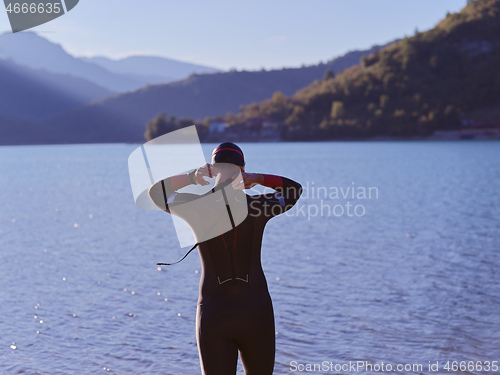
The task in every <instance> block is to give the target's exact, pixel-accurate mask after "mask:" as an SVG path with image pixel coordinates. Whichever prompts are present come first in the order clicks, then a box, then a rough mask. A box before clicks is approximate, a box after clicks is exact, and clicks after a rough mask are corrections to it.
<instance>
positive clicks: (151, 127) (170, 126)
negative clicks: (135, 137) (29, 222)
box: [144, 112, 177, 141]
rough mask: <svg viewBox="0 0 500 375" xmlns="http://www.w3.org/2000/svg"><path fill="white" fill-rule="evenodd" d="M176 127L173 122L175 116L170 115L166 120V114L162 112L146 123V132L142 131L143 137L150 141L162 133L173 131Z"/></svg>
mask: <svg viewBox="0 0 500 375" xmlns="http://www.w3.org/2000/svg"><path fill="white" fill-rule="evenodd" d="M176 128H177V126H176V124H175V117H173V116H170V118H169V119H168V120H167V114H166V113H165V112H163V113H160V114H159V115H158V116H156V117H155V118H154V119H152V120H151V121H149V122H148V123H147V124H146V132H145V133H144V137H145V138H146V140H147V141H150V140H152V139H154V138H156V137H159V136H161V135H163V134H167V133H169V132H171V131H174V130H176Z"/></svg>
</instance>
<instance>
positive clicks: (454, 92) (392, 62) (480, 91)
mask: <svg viewBox="0 0 500 375" xmlns="http://www.w3.org/2000/svg"><path fill="white" fill-rule="evenodd" d="M499 67H500V0H479V1H475V2H472V3H471V4H469V5H467V6H466V7H465V8H464V9H462V11H461V12H460V13H455V14H448V15H447V16H446V18H445V19H443V20H442V21H441V22H440V23H439V24H438V25H437V26H436V27H435V28H433V29H431V30H429V31H426V32H422V33H418V32H417V33H416V34H415V35H414V36H412V37H408V38H405V39H403V40H400V41H399V42H397V43H394V44H392V45H390V46H388V47H386V48H383V49H382V50H380V51H376V52H375V53H373V54H371V55H369V56H366V57H363V58H362V59H361V61H360V64H359V65H358V66H355V67H352V68H349V69H346V70H345V71H343V72H340V73H339V74H337V75H336V76H334V77H333V76H330V77H327V78H326V79H324V80H322V81H317V82H314V83H313V84H311V85H309V86H308V87H306V88H304V89H302V90H300V91H298V92H297V93H296V94H294V95H293V96H291V97H286V96H284V95H275V96H274V97H273V99H271V100H267V101H263V102H259V103H255V104H252V105H249V106H246V107H245V108H244V110H243V111H241V112H240V113H239V114H238V116H237V117H236V118H232V124H233V125H235V124H238V123H241V124H243V123H246V122H247V120H248V119H250V118H255V117H260V118H270V119H275V120H277V121H284V122H285V124H286V126H285V128H284V132H283V135H284V137H285V138H286V139H324V138H337V137H371V136H377V135H388V136H414V135H428V134H431V133H432V132H433V131H434V130H436V129H455V128H458V127H460V126H461V121H462V120H463V119H467V118H468V117H469V116H471V115H472V113H480V112H481V111H483V110H484V111H486V110H490V111H491V109H492V108H500V70H499V69H498V68H499Z"/></svg>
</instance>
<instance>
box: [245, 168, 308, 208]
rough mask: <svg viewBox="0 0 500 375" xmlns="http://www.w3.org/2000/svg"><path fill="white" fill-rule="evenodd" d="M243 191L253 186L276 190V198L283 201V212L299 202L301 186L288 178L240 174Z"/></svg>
mask: <svg viewBox="0 0 500 375" xmlns="http://www.w3.org/2000/svg"><path fill="white" fill-rule="evenodd" d="M242 177H243V182H244V184H245V189H250V188H252V187H253V186H255V185H262V186H266V187H269V188H271V189H274V190H276V192H277V193H278V196H277V198H278V199H283V200H284V206H285V207H286V209H285V210H288V209H290V208H291V207H293V205H295V203H296V202H297V201H298V200H299V197H300V195H301V194H302V185H300V184H299V183H298V182H296V181H293V180H291V179H289V178H286V177H282V176H276V175H272V174H263V173H246V172H243V173H242Z"/></svg>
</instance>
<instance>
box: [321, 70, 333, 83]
mask: <svg viewBox="0 0 500 375" xmlns="http://www.w3.org/2000/svg"><path fill="white" fill-rule="evenodd" d="M332 78H335V73H334V72H333V70H331V69H328V70H327V71H326V72H325V75H324V76H323V81H328V80H329V79H332Z"/></svg>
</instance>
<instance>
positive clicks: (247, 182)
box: [232, 172, 262, 190]
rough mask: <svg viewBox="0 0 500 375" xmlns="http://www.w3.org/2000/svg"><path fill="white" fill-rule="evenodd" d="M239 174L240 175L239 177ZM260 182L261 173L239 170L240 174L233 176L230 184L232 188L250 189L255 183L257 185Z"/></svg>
mask: <svg viewBox="0 0 500 375" xmlns="http://www.w3.org/2000/svg"><path fill="white" fill-rule="evenodd" d="M239 176H241V178H240V177H239ZM261 183H262V175H261V174H260V173H247V172H241V174H238V175H237V176H234V179H233V182H232V185H233V188H234V189H238V190H243V189H251V188H253V187H254V186H255V185H259V184H261Z"/></svg>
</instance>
